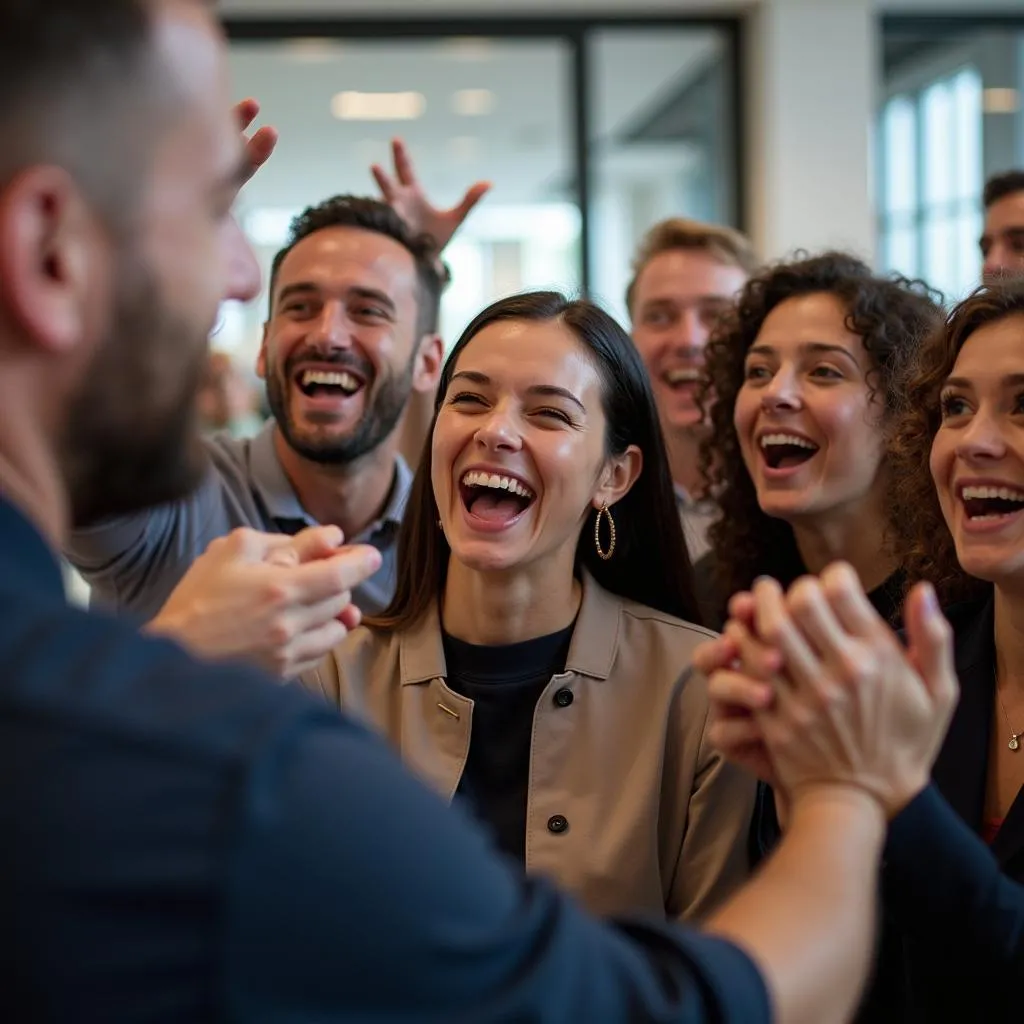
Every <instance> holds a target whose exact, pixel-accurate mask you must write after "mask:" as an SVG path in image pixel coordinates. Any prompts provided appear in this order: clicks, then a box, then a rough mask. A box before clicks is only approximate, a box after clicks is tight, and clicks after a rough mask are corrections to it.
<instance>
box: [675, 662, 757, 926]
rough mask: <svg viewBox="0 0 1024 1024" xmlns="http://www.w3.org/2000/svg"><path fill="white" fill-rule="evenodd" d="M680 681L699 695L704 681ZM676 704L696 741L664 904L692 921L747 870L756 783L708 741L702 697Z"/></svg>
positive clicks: (735, 885)
mask: <svg viewBox="0 0 1024 1024" xmlns="http://www.w3.org/2000/svg"><path fill="white" fill-rule="evenodd" d="M686 687H688V688H691V694H690V696H691V697H692V695H693V690H697V691H699V692H700V694H702V695H703V693H704V692H705V688H706V684H705V682H704V680H703V678H702V677H700V676H692V677H691V678H690V679H689V680H688V681H687V683H686ZM695 704H698V705H699V710H698V708H697V707H694V705H695ZM680 705H681V711H682V713H683V714H684V716H685V717H686V718H687V719H689V721H688V722H687V723H686V724H687V725H688V726H689V729H688V731H689V732H690V735H691V737H692V738H693V739H694V740H696V741H697V743H696V748H697V757H696V763H695V764H694V765H693V771H692V784H691V789H690V793H689V804H688V807H687V814H686V826H685V830H684V832H683V841H682V843H681V845H680V847H679V859H678V862H677V864H676V868H675V876H674V880H673V883H672V887H671V893H670V899H669V905H668V906H667V908H666V909H667V911H668V914H669V916H671V917H678V918H681V919H685V920H687V921H694V920H701V919H703V918H706V917H707V916H708V915H709V914H710V913H711V912H713V911H714V910H716V909H717V908H718V907H720V906H721V905H722V903H724V902H725V900H726V899H728V897H729V896H731V895H732V894H733V892H735V891H736V889H737V888H739V886H740V885H742V884H743V882H745V881H746V880H747V878H749V876H750V855H749V836H750V826H751V821H752V819H753V813H754V800H755V796H756V793H757V784H756V782H755V780H754V779H753V777H752V776H750V775H748V774H747V773H746V772H744V771H742V770H741V769H739V768H737V767H735V766H734V765H732V764H730V763H728V762H727V761H725V760H724V759H723V758H722V756H721V755H720V754H719V753H718V752H717V751H716V750H714V749H713V748H712V747H711V745H710V744H709V743H708V740H707V719H708V712H709V708H708V703H707V699H706V697H703V696H702V698H701V699H700V700H699V701H692V700H682V701H680ZM687 705H689V707H688V708H687ZM687 712H689V714H687ZM698 728H699V736H698V735H696V734H695V733H696V730H697V729H698ZM691 749H692V748H691Z"/></svg>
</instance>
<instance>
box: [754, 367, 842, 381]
mask: <svg viewBox="0 0 1024 1024" xmlns="http://www.w3.org/2000/svg"><path fill="white" fill-rule="evenodd" d="M802 372H804V373H806V375H807V376H808V377H810V378H811V379H812V380H814V381H816V382H818V383H820V382H822V381H828V382H831V381H840V380H846V374H845V373H844V372H843V371H842V370H840V369H839V368H838V367H837V366H831V365H829V364H828V363H819V364H818V365H817V366H812V367H809V368H808V369H806V370H804V371H802ZM774 376H775V371H774V370H772V369H771V367H769V366H767V365H764V364H758V363H750V364H748V365H747V367H746V370H745V372H744V377H745V379H746V380H748V381H751V382H753V383H762V384H763V383H767V382H768V381H770V380H771V379H772V377H774Z"/></svg>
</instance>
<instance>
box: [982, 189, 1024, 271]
mask: <svg viewBox="0 0 1024 1024" xmlns="http://www.w3.org/2000/svg"><path fill="white" fill-rule="evenodd" d="M982 198H983V202H984V206H985V231H984V233H983V234H982V236H981V256H982V259H983V260H984V261H985V266H984V269H983V271H982V276H983V278H984V280H985V283H986V284H992V283H993V282H994V281H998V280H1000V279H1001V278H1006V277H1013V278H1021V277H1024V171H1007V172H1006V173H1005V174H997V175H996V176H995V177H993V178H989V180H988V181H987V182H986V183H985V192H984V195H983V197H982Z"/></svg>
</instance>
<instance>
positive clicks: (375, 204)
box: [268, 195, 442, 337]
mask: <svg viewBox="0 0 1024 1024" xmlns="http://www.w3.org/2000/svg"><path fill="white" fill-rule="evenodd" d="M325 228H360V229H362V230H363V231H373V232H375V233H376V234H378V235H386V236H387V237H388V238H392V239H394V240H395V241H396V242H398V244H399V245H401V246H402V247H403V248H405V249H407V250H408V252H409V254H410V255H411V256H412V258H413V260H414V261H415V263H416V277H417V280H418V282H419V295H418V297H417V307H418V317H417V331H418V333H419V335H420V337H422V336H423V335H424V334H433V333H435V332H436V331H437V326H438V320H439V317H440V312H441V308H440V307H441V286H442V277H441V272H440V267H439V263H438V252H437V245H436V244H435V242H434V240H433V238H431V237H430V235H416V234H414V233H413V232H412V231H411V230H410V229H409V226H408V225H407V224H406V222H405V221H404V220H402V218H401V217H400V216H399V215H398V214H397V213H396V212H395V211H394V210H393V209H392V208H391V207H390V206H389V205H388V204H387V203H383V202H381V201H380V200H379V199H371V198H369V197H368V196H353V195H339V196H332V197H331V198H330V199H325V200H324V201H323V202H322V203H317V205H316V206H310V207H307V208H306V209H305V210H303V211H302V213H300V214H299V215H298V216H297V217H296V218H295V219H294V220H293V221H292V223H291V227H290V228H289V230H288V240H287V242H286V243H285V246H284V248H283V249H282V250H281V251H280V252H279V253H278V254H277V255H276V256H275V257H274V262H273V263H272V264H271V268H270V296H269V300H268V301H269V303H270V315H271V316H273V313H274V285H275V283H276V282H277V275H278V273H279V272H280V270H281V264H282V263H284V261H285V257H286V256H287V255H288V253H290V252H291V251H292V249H294V248H295V246H296V245H298V244H299V242H301V241H302V240H303V239H304V238H308V237H309V236H310V235H313V234H315V233H316V232H317V231H322V230H324V229H325Z"/></svg>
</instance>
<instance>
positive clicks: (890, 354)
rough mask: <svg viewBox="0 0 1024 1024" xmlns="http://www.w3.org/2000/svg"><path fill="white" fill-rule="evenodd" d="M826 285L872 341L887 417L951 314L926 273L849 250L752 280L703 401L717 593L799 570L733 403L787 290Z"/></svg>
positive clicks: (711, 360)
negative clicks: (913, 273)
mask: <svg viewBox="0 0 1024 1024" xmlns="http://www.w3.org/2000/svg"><path fill="white" fill-rule="evenodd" d="M799 255H800V254H798V256H799ZM816 293H825V294H829V295H834V296H835V297H836V298H838V299H839V300H840V301H841V302H842V304H843V306H844V307H845V309H846V326H847V328H848V329H849V330H850V331H851V332H852V333H853V334H857V335H859V336H860V338H861V340H862V341H863V343H864V348H865V349H866V350H867V353H868V355H869V356H870V358H871V362H872V373H871V374H870V375H869V377H868V383H869V386H870V387H872V388H873V389H874V391H875V393H876V394H878V395H879V396H880V398H881V401H882V407H883V410H884V414H885V424H886V426H888V425H889V423H890V422H891V420H892V419H893V418H894V414H895V412H896V411H897V410H898V409H899V408H900V407H901V404H902V403H901V398H902V389H901V374H902V372H903V368H904V366H905V365H906V362H907V361H908V360H909V359H910V358H912V356H913V354H914V352H915V351H916V348H917V345H918V344H919V343H920V342H921V341H922V340H923V339H924V337H926V336H927V334H928V333H929V332H930V331H932V330H933V329H934V328H935V326H936V325H937V324H938V323H939V322H940V320H941V309H940V306H939V304H938V301H939V296H938V295H937V293H934V292H932V291H931V290H930V289H929V288H928V287H927V285H925V284H924V283H923V282H920V281H911V280H908V279H906V278H903V277H899V276H898V275H893V276H891V277H878V276H876V275H875V274H874V273H872V271H871V268H870V267H868V266H867V265H866V264H865V263H863V262H862V261H861V260H859V259H857V258H856V257H855V256H850V255H848V254H847V253H842V252H826V253H823V254H821V255H819V256H812V257H804V258H798V259H796V260H794V261H792V262H786V263H779V264H776V265H774V266H769V267H767V268H765V269H764V270H762V271H761V272H760V273H759V274H757V275H755V276H754V277H752V278H751V279H750V280H749V281H748V282H747V284H746V286H745V287H744V288H743V290H742V291H741V292H740V295H739V298H738V300H737V302H736V305H735V307H734V309H733V310H732V311H730V312H729V313H727V314H726V316H725V318H724V319H723V321H722V323H721V325H720V326H719V328H718V329H717V330H716V331H715V333H714V334H713V335H712V338H711V341H710V342H709V343H708V351H707V363H706V384H705V388H704V394H703V395H702V396H701V401H702V402H705V401H708V399H709V398H710V396H711V395H713V396H714V404H713V405H712V406H711V424H712V430H711V431H710V433H709V436H708V437H707V439H706V440H705V441H704V442H703V444H702V445H701V467H702V469H703V471H704V473H705V474H706V475H707V478H708V479H709V480H710V481H711V484H712V490H713V492H714V494H715V495H716V499H717V502H718V504H719V506H720V508H721V510H722V515H721V516H720V517H719V519H718V521H717V522H716V523H715V524H714V525H713V526H712V527H711V530H710V536H711V541H712V547H713V549H714V565H715V573H716V582H717V584H718V587H717V588H716V593H717V594H718V595H719V596H720V597H721V599H723V600H728V598H730V597H731V596H732V595H733V594H735V593H736V592H737V591H740V590H748V589H749V588H750V586H751V584H752V583H753V582H754V580H755V579H756V578H757V577H758V576H762V575H765V576H775V577H776V578H777V579H779V580H780V582H782V583H784V584H788V583H790V582H792V580H793V578H794V573H795V572H797V571H799V566H800V557H799V553H798V551H797V547H796V538H795V535H794V533H793V528H792V527H791V526H790V525H789V523H787V522H784V521H783V520H781V519H774V518H772V517H771V516H769V515H767V514H766V513H765V512H763V511H762V510H761V506H760V505H759V504H758V500H757V491H756V489H755V487H754V482H753V480H751V478H750V473H749V472H748V471H747V467H746V464H745V463H744V461H743V455H742V453H741V451H740V441H739V436H738V435H737V433H736V427H735V425H734V423H733V409H734V407H735V405H736V396H737V394H738V393H739V390H740V388H741V387H742V386H743V381H744V367H745V364H746V358H747V352H748V351H749V350H750V347H751V346H752V345H753V344H754V341H755V339H756V338H757V335H758V333H759V332H760V330H761V327H762V325H763V324H764V322H765V320H766V319H767V318H768V314H769V313H771V311H772V310H773V309H775V307H776V306H778V305H780V304H781V303H783V302H785V301H786V300H787V299H792V298H796V297H798V296H803V295H812V294H816ZM722 610H723V609H721V608H720V609H717V611H718V612H721V611H722Z"/></svg>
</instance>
